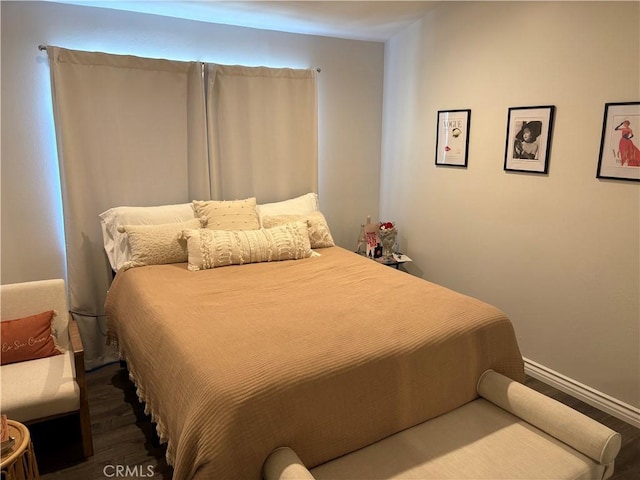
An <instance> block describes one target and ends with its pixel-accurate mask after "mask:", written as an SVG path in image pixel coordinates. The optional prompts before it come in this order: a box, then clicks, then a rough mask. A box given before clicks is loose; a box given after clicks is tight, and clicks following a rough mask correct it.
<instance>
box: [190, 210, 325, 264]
mask: <svg viewBox="0 0 640 480" xmlns="http://www.w3.org/2000/svg"><path fill="white" fill-rule="evenodd" d="M182 238H184V239H186V240H187V251H188V255H189V265H188V269H189V270H192V271H197V270H206V269H209V268H215V267H224V266H226V265H242V264H244V263H257V262H273V261H279V260H298V259H300V258H307V257H310V256H311V255H312V254H313V251H312V250H311V244H310V243H309V234H308V231H307V225H306V224H305V222H294V223H287V224H286V225H282V226H279V227H274V228H264V229H260V230H209V229H208V228H200V229H197V230H184V231H183V232H182Z"/></svg>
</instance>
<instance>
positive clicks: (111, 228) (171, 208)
mask: <svg viewBox="0 0 640 480" xmlns="http://www.w3.org/2000/svg"><path fill="white" fill-rule="evenodd" d="M98 217H100V227H101V228H102V240H103V243H104V250H105V252H106V253H107V257H108V258H109V263H110V264H111V268H112V269H113V270H115V271H116V272H117V271H118V270H119V269H120V267H121V266H122V264H123V263H125V262H128V261H129V260H131V252H130V251H129V244H128V243H127V234H126V233H119V232H118V227H119V226H120V225H162V224H164V223H178V222H186V221H187V220H192V219H194V218H196V217H195V214H194V212H193V205H192V204H191V202H190V203H181V204H179V205H159V206H156V207H114V208H110V209H109V210H107V211H105V212H102V213H101V214H99V215H98Z"/></svg>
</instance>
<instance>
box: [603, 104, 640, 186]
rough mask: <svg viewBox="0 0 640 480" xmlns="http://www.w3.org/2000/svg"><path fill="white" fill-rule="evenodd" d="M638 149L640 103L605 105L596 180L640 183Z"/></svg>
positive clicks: (639, 143)
mask: <svg viewBox="0 0 640 480" xmlns="http://www.w3.org/2000/svg"><path fill="white" fill-rule="evenodd" d="M636 133H637V134H636ZM639 147H640V102H626V103H606V104H605V106H604V121H603V122H602V138H601V140H600V157H599V159H598V172H597V173H596V177H597V178H611V179H616V180H631V181H635V182H640V148H639Z"/></svg>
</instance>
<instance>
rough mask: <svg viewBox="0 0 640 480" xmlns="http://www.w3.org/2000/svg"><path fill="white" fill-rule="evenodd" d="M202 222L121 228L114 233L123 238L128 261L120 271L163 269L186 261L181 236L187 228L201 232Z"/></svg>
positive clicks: (184, 246) (191, 221)
mask: <svg viewBox="0 0 640 480" xmlns="http://www.w3.org/2000/svg"><path fill="white" fill-rule="evenodd" d="M203 223H205V222H204V221H202V220H199V219H197V218H194V219H192V220H188V221H186V222H181V223H163V224H160V225H124V226H120V227H118V232H120V233H126V234H127V242H128V243H129V250H130V252H131V260H130V261H128V262H125V263H123V264H122V267H120V269H121V270H127V269H129V268H132V267H142V266H145V265H164V264H167V263H182V262H186V261H187V245H186V242H185V241H184V240H183V239H182V237H181V234H182V231H183V230H184V229H187V228H202V227H203Z"/></svg>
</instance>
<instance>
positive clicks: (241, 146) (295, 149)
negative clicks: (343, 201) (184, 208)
mask: <svg viewBox="0 0 640 480" xmlns="http://www.w3.org/2000/svg"><path fill="white" fill-rule="evenodd" d="M206 79H207V81H206V84H207V119H208V125H207V134H208V141H209V163H210V175H211V177H210V185H211V188H212V190H211V198H213V199H217V200H233V199H239V198H247V197H253V196H255V197H256V198H257V199H258V203H268V202H272V201H278V200H284V199H286V198H291V197H294V196H298V195H303V194H305V193H308V192H317V191H318V124H317V123H318V106H317V71H316V70H315V69H306V70H301V69H291V68H266V67H244V66H228V65H215V64H208V65H207V76H206Z"/></svg>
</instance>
